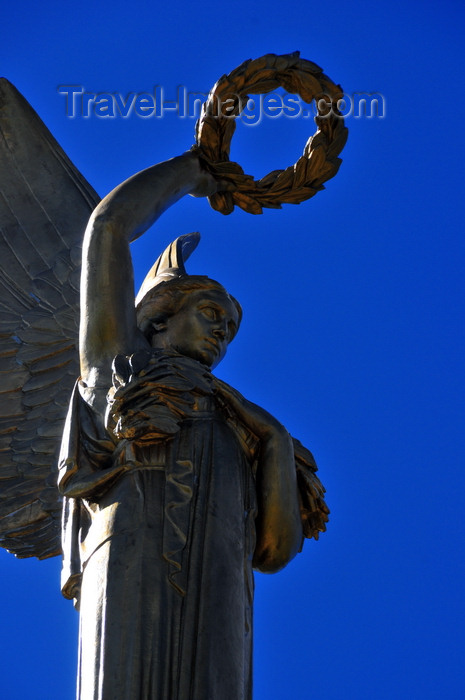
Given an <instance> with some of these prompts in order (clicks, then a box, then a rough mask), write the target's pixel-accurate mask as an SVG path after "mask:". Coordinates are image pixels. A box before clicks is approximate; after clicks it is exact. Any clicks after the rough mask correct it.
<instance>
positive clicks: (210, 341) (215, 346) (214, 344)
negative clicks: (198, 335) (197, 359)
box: [204, 336, 220, 355]
mask: <svg viewBox="0 0 465 700" xmlns="http://www.w3.org/2000/svg"><path fill="white" fill-rule="evenodd" d="M204 340H205V341H206V342H207V343H208V344H209V345H211V346H212V347H213V349H214V351H215V355H219V354H220V348H219V346H218V343H217V341H216V340H215V339H214V338H210V337H209V336H205V338H204Z"/></svg>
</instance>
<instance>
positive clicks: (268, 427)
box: [215, 377, 289, 440]
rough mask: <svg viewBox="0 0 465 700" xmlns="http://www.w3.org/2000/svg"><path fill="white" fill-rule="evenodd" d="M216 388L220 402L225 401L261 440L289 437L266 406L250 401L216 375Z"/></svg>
mask: <svg viewBox="0 0 465 700" xmlns="http://www.w3.org/2000/svg"><path fill="white" fill-rule="evenodd" d="M215 388H216V391H217V396H218V397H219V399H220V402H224V403H225V404H226V406H227V407H228V409H229V410H232V411H233V412H234V413H235V414H236V416H237V417H238V419H239V420H240V421H241V423H243V424H244V425H245V426H246V427H247V428H249V430H250V431H251V432H252V433H253V434H254V435H256V437H257V438H259V439H260V440H270V439H272V438H277V437H284V438H285V439H286V440H287V439H288V438H289V435H288V432H287V430H286V428H284V426H283V425H281V423H279V421H277V420H276V418H274V417H273V416H272V415H271V414H270V413H268V411H265V409H264V408H261V407H260V406H257V404H254V403H252V402H251V401H248V400H247V399H246V398H244V397H243V396H242V394H240V393H239V392H238V391H236V389H233V388H232V387H230V386H229V385H228V384H225V383H224V382H222V381H221V380H220V379H218V378H217V377H215Z"/></svg>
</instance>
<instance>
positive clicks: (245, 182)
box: [193, 51, 347, 214]
mask: <svg viewBox="0 0 465 700" xmlns="http://www.w3.org/2000/svg"><path fill="white" fill-rule="evenodd" d="M278 87H283V88H284V89H285V90H286V91H287V92H288V93H292V94H295V93H296V94H298V95H299V96H300V97H301V98H302V100H304V102H307V103H310V102H312V101H313V100H314V99H315V100H316V106H317V116H316V117H315V122H316V124H317V126H318V129H317V131H316V133H315V134H314V135H313V136H311V137H310V138H309V139H308V141H307V143H306V145H305V148H304V152H303V155H302V156H301V158H299V160H298V161H297V162H296V163H295V164H294V165H292V166H290V167H288V168H286V169H285V170H273V172H271V173H268V175H266V176H265V177H263V178H262V179H261V180H254V178H253V177H252V175H246V174H245V173H244V171H243V169H242V168H241V166H240V165H239V164H238V163H235V162H233V161H230V160H229V149H230V145H231V139H232V136H233V134H234V131H235V128H236V120H235V118H236V117H237V116H239V114H240V113H241V111H242V107H245V106H246V105H247V101H248V99H249V93H250V94H254V95H259V94H266V93H268V92H271V91H272V90H276V89H277V88H278ZM342 97H343V92H342V88H341V87H340V86H339V85H335V84H334V83H333V82H332V80H330V78H328V76H327V75H325V74H324V73H323V71H322V69H321V68H320V67H319V66H317V65H316V64H315V63H312V62H311V61H307V60H305V59H303V58H300V53H299V52H298V51H296V52H295V53H292V54H285V55H283V56H277V55H275V54H267V55H266V56H262V57H261V58H257V59H254V60H251V59H249V60H248V61H245V62H244V63H242V64H241V65H240V66H239V67H238V68H236V69H235V70H233V71H232V72H231V73H229V75H224V76H223V77H222V78H220V80H218V82H217V83H216V84H215V85H214V86H213V88H212V90H211V91H210V94H209V96H208V98H207V100H206V102H204V104H203V106H202V112H201V115H200V118H199V120H198V121H197V124H196V146H193V149H194V150H196V151H197V152H198V154H199V157H200V160H201V162H202V164H203V166H204V167H205V168H206V169H207V170H208V171H209V172H210V173H211V174H212V175H213V176H214V177H215V179H216V180H218V181H222V182H223V183H225V190H226V191H220V192H217V193H215V194H213V195H212V196H210V197H209V198H208V200H209V202H210V205H211V207H212V208H213V209H216V210H217V211H219V212H221V213H222V214H230V213H231V212H232V211H233V210H234V206H235V205H237V206H238V207H240V208H241V209H244V211H247V212H249V213H250V214H261V213H262V209H263V207H267V208H271V209H281V204H284V203H286V204H300V202H303V201H304V200H306V199H309V198H310V197H313V195H315V194H316V193H317V192H318V191H319V190H322V189H324V186H323V183H324V182H326V180H329V179H330V178H332V177H334V176H335V175H336V173H337V171H338V170H339V166H340V164H341V159H340V158H338V155H339V153H340V152H341V151H342V149H343V148H344V144H345V142H346V140H347V128H346V127H345V126H344V120H343V119H342V117H341V116H340V115H339V113H338V111H337V101H338V100H339V99H341V98H342Z"/></svg>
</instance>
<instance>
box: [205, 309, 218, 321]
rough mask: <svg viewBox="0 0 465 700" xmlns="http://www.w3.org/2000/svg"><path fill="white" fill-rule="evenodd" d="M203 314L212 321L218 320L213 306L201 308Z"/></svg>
mask: <svg viewBox="0 0 465 700" xmlns="http://www.w3.org/2000/svg"><path fill="white" fill-rule="evenodd" d="M201 312H202V313H203V315H204V316H205V317H206V318H208V319H209V320H210V321H215V320H216V313H217V312H216V309H214V308H213V306H203V307H202V308H201Z"/></svg>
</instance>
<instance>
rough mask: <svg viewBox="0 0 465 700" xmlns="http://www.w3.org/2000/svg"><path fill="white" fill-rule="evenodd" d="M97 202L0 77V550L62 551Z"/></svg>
mask: <svg viewBox="0 0 465 700" xmlns="http://www.w3.org/2000/svg"><path fill="white" fill-rule="evenodd" d="M98 201H99V197H98V195H97V194H96V192H95V191H94V190H93V189H92V188H91V187H90V185H89V184H88V183H87V182H86V180H85V179H84V178H83V177H82V175H81V174H80V173H79V172H78V170H77V169H76V168H75V167H74V165H73V164H72V163H71V161H70V160H69V159H68V157H67V156H66V154H65V153H64V151H63V150H62V149H61V148H60V146H59V145H58V143H57V142H56V141H55V139H54V138H53V136H52V135H51V134H50V132H49V131H48V129H47V128H46V126H45V125H44V124H43V122H42V121H41V120H40V119H39V117H38V116H37V114H36V113H35V112H34V110H33V109H32V108H31V106H30V105H29V104H28V103H27V102H26V100H25V99H24V98H23V97H22V96H21V95H20V93H19V92H18V91H17V90H16V88H14V87H13V85H11V83H9V82H8V81H7V80H5V79H0V545H1V546H3V547H6V548H7V549H8V550H10V551H11V552H13V553H14V554H16V555H17V556H18V557H30V556H36V557H39V558H40V559H42V558H45V557H50V556H54V555H55V554H59V552H60V534H59V533H60V512H61V504H60V502H59V495H58V491H57V488H56V462H57V453H58V449H59V443H60V436H61V432H62V427H63V422H64V418H65V415H66V410H67V405H68V401H69V396H70V393H71V389H72V386H73V382H74V381H75V379H76V377H77V376H78V374H79V362H78V352H77V339H78V322H79V291H78V290H79V274H80V265H81V242H82V236H83V232H84V228H85V225H86V222H87V220H88V218H89V216H90V213H91V211H92V210H93V209H94V207H95V206H96V204H97V203H98Z"/></svg>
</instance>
